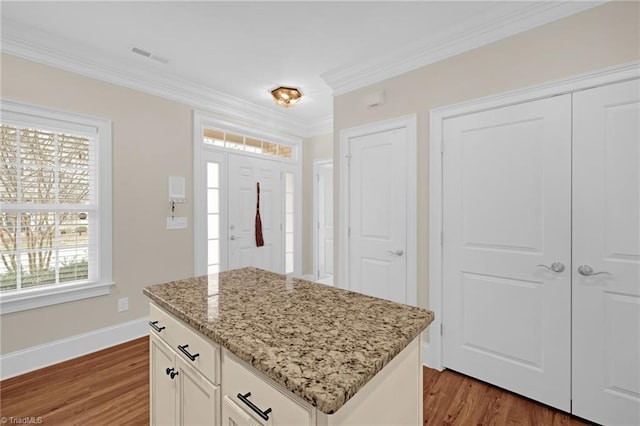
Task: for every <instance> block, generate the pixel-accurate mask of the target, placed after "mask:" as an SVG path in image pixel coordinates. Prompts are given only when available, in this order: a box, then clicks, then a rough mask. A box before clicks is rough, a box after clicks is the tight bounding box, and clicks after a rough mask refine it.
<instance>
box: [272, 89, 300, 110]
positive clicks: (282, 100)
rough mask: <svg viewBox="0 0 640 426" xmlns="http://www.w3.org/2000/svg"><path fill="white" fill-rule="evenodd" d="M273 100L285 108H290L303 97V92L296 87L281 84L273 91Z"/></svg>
mask: <svg viewBox="0 0 640 426" xmlns="http://www.w3.org/2000/svg"><path fill="white" fill-rule="evenodd" d="M271 96H273V100H274V101H276V103H277V104H278V105H280V106H281V107H284V108H289V107H292V106H294V105H295V104H297V103H298V101H299V100H300V99H301V98H302V92H301V91H300V90H298V89H296V88H295V87H286V86H280V87H278V88H276V89H273V90H272V91H271Z"/></svg>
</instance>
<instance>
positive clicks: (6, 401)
mask: <svg viewBox="0 0 640 426" xmlns="http://www.w3.org/2000/svg"><path fill="white" fill-rule="evenodd" d="M423 374H424V424H425V425H463V426H466V425H474V426H475V425H497V426H499V425H531V426H538V425H552V426H555V425H564V426H578V425H586V424H588V423H585V422H583V421H582V420H580V419H576V418H573V417H571V416H569V415H567V414H565V413H562V412H559V411H556V410H553V409H550V408H549V407H546V406H544V405H541V404H538V403H536V402H533V401H530V400H528V399H526V398H522V397H520V396H518V395H515V394H512V393H511V392H507V391H504V390H502V389H499V388H496V387H494V386H491V385H488V384H486V383H483V382H480V381H478V380H475V379H471V378H469V377H466V376H463V375H461V374H458V373H454V372H452V371H444V372H442V373H440V372H438V371H436V370H431V369H429V368H424V369H423ZM0 416H1V417H3V418H6V420H5V421H6V424H11V423H10V419H11V417H13V418H14V419H23V418H24V417H33V418H34V419H33V420H34V421H37V419H38V417H40V418H41V419H42V422H41V424H43V425H44V426H52V425H65V426H66V425H88V426H100V425H114V426H120V425H127V426H129V425H147V424H149V340H148V338H147V337H143V338H141V339H137V340H133V341H131V342H127V343H123V344H122V345H118V346H114V347H112V348H108V349H105V350H103V351H99V352H95V353H93V354H89V355H86V356H83V357H80V358H77V359H73V360H70V361H66V362H63V363H60V364H56V365H53V366H51V367H47V368H43V369H41V370H37V371H33V372H31V373H27V374H24V375H22V376H17V377H13V378H10V379H7V380H4V381H2V382H0ZM14 424H18V423H17V422H14ZM36 424H37V423H36Z"/></svg>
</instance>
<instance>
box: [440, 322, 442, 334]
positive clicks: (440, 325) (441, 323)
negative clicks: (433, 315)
mask: <svg viewBox="0 0 640 426" xmlns="http://www.w3.org/2000/svg"><path fill="white" fill-rule="evenodd" d="M440 335H441V336H442V323H440Z"/></svg>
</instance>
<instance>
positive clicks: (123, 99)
mask: <svg viewBox="0 0 640 426" xmlns="http://www.w3.org/2000/svg"><path fill="white" fill-rule="evenodd" d="M2 98H3V99H7V100H13V101H18V102H23V103H28V104H33V105H37V106H43V107H47V108H53V109H57V110H63V111H69V112H74V113H79V114H84V115H90V116H94V117H99V118H105V119H110V120H112V129H113V139H112V140H113V188H112V189H113V279H114V281H115V286H114V287H113V288H112V291H111V294H110V295H108V296H101V297H95V298H91V299H84V300H80V301H76V302H70V303H64V304H59V305H53V306H48V307H43V308H38V309H32V310H28V311H22V312H17V313H12V314H6V315H2V317H1V319H0V320H1V322H2V324H1V326H0V329H1V331H2V346H1V351H2V353H3V354H4V353H8V352H12V351H15V350H18V349H23V348H26V347H30V346H33V345H38V344H42V343H45V342H49V341H53V340H56V339H61V338H64V337H68V336H73V335H76V334H79V333H85V332H89V331H91V330H94V329H98V328H102V327H107V326H111V325H114V324H117V323H121V322H125V321H129V320H133V319H137V318H140V317H144V316H147V315H148V313H147V310H148V300H147V298H146V297H144V296H143V294H142V288H143V287H145V286H148V285H150V284H154V283H161V282H166V281H169V280H174V279H178V278H183V277H188V276H190V275H192V272H193V228H192V225H193V223H192V222H193V214H192V213H193V212H192V208H191V204H190V203H185V204H178V205H177V206H176V213H177V214H178V215H179V216H187V217H188V218H189V225H190V226H189V229H187V230H179V231H167V230H166V229H165V225H166V222H165V220H166V219H165V218H166V216H167V215H168V214H170V209H169V204H168V202H167V177H168V176H169V175H176V176H185V177H186V178H187V182H188V184H187V188H188V190H187V199H188V200H193V197H192V192H191V188H192V185H191V180H192V175H193V172H192V162H193V160H192V156H193V154H192V146H191V145H192V136H191V133H192V130H191V128H192V126H191V122H192V119H191V108H189V107H187V106H185V105H181V104H178V103H175V102H171V101H167V100H164V99H161V98H159V97H156V96H151V95H146V94H143V93H140V92H136V91H134V90H130V89H126V88H123V87H119V86H116V85H113V84H109V83H104V82H100V81H97V80H94V79H91V78H86V77H82V76H79V75H77V74H73V73H69V72H66V71H61V70H58V69H54V68H51V67H47V66H44V65H41V64H37V63H34V62H30V61H26V60H22V59H18V58H16V57H13V56H9V55H3V56H2ZM125 296H126V297H128V298H129V311H127V312H123V313H118V312H117V309H116V305H117V299H118V298H119V297H125Z"/></svg>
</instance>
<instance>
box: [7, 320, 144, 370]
mask: <svg viewBox="0 0 640 426" xmlns="http://www.w3.org/2000/svg"><path fill="white" fill-rule="evenodd" d="M148 321H149V318H146V317H145V318H139V319H135V320H132V321H128V322H123V323H121V324H117V325H114V326H110V327H105V328H101V329H98V330H94V331H90V332H88V333H83V334H78V335H76V336H71V337H67V338H65V339H60V340H56V341H53V342H49V343H45V344H42V345H38V346H32V347H30V348H27V349H22V350H19V351H15V352H11V353H8V354H5V355H2V356H0V380H4V379H8V378H9V377H14V376H18V375H20V374H24V373H28V372H30V371H33V370H37V369H39V368H43V367H47V366H49V365H53V364H57V363H59V362H62V361H67V360H69V359H73V358H77V357H79V356H82V355H86V354H89V353H91V352H96V351H99V350H101V349H105V348H108V347H110V346H114V345H118V344H120V343H124V342H128V341H129V340H133V339H137V338H139V337H142V336H145V335H147V334H148V333H149V325H148Z"/></svg>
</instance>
